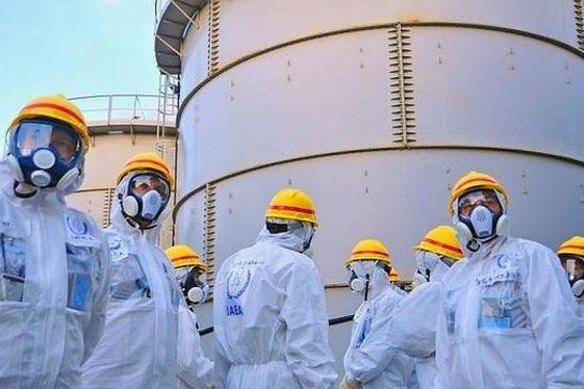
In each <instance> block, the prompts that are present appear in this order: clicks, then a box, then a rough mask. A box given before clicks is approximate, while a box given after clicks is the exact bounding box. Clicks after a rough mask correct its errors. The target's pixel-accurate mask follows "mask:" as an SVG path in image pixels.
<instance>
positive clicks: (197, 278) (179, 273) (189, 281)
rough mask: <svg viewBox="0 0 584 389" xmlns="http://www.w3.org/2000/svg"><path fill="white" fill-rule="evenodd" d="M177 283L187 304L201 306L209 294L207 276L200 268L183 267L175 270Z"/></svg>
mask: <svg viewBox="0 0 584 389" xmlns="http://www.w3.org/2000/svg"><path fill="white" fill-rule="evenodd" d="M175 274H176V280H177V281H178V283H179V285H180V288H181V290H182V292H183V295H184V296H185V298H186V301H187V303H190V304H189V305H191V304H201V303H203V302H204V301H205V300H206V299H207V295H208V294H209V284H207V275H206V273H205V271H204V270H202V269H201V268H200V267H197V266H192V267H183V268H180V269H176V270H175Z"/></svg>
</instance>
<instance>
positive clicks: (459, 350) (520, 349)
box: [436, 172, 584, 389]
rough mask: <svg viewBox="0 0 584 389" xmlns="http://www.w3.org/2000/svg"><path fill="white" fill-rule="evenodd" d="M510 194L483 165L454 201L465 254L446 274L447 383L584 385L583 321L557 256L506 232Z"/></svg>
mask: <svg viewBox="0 0 584 389" xmlns="http://www.w3.org/2000/svg"><path fill="white" fill-rule="evenodd" d="M508 199H509V196H508V195H507V192H506V191H505V189H504V188H503V186H502V185H501V184H500V183H499V182H498V181H497V180H496V179H494V178H493V177H491V176H489V175H487V174H483V173H477V172H470V173H468V174H467V175H465V176H463V177H462V178H461V179H460V180H459V181H458V182H457V183H456V184H455V185H454V187H453V189H452V193H451V197H450V202H449V206H450V207H449V209H450V212H451V215H452V216H453V223H454V227H455V229H456V231H457V236H458V240H459V242H460V245H461V247H462V248H463V250H464V251H465V254H466V257H467V259H465V260H463V261H460V262H457V263H455V264H454V265H453V266H452V267H451V269H450V270H449V271H448V273H446V275H445V276H444V278H443V280H442V286H443V294H442V295H443V304H442V308H441V309H440V315H439V317H438V324H437V334H436V362H437V366H438V374H439V379H440V385H441V386H442V387H445V388H453V389H456V388H465V389H466V388H473V389H481V388H489V389H490V388H559V387H562V388H565V387H573V388H582V387H584V353H582V350H584V328H583V327H582V323H581V321H580V319H579V317H578V314H577V311H576V302H575V301H574V298H573V297H572V292H571V290H570V287H569V285H568V283H566V281H565V273H564V270H563V269H562V267H561V266H560V261H559V260H558V257H557V256H556V255H555V254H554V253H553V252H552V251H551V250H550V249H548V248H547V247H544V246H542V245H541V244H539V243H536V242H533V241H529V240H525V239H517V238H512V237H510V236H509V232H508V225H509V217H508V215H507V205H508Z"/></svg>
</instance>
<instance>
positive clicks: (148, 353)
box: [83, 176, 182, 389]
mask: <svg viewBox="0 0 584 389" xmlns="http://www.w3.org/2000/svg"><path fill="white" fill-rule="evenodd" d="M128 182H129V176H126V177H125V178H124V179H123V180H122V181H121V182H120V184H119V185H118V187H117V188H116V197H115V198H116V199H117V198H119V197H118V195H119V194H123V193H126V188H127V185H128ZM166 215H168V209H166V210H165V211H163V213H162V214H161V216H160V217H159V218H158V220H157V222H156V223H155V224H156V227H154V228H152V229H145V230H140V229H137V228H134V227H132V226H130V225H129V224H128V222H127V221H126V220H125V218H124V216H123V214H122V210H121V206H120V204H119V201H115V202H114V204H113V206H112V225H111V226H110V227H108V229H107V230H106V233H107V236H108V239H109V247H110V252H111V257H112V265H111V267H112V285H111V287H110V296H109V301H108V305H107V318H106V326H105V331H104V335H103V337H102V338H101V340H100V342H99V343H98V344H97V346H96V348H95V351H94V353H93V354H92V355H91V357H90V358H89V360H88V361H87V362H86V363H85V365H84V366H83V385H84V387H85V388H99V389H102V388H152V389H154V388H176V387H178V378H177V374H178V367H177V336H178V315H177V310H178V306H179V304H180V303H181V300H182V293H181V292H180V290H179V289H178V286H177V285H176V281H175V280H174V271H173V269H172V265H171V264H170V262H169V260H168V258H167V257H166V255H165V253H164V252H163V251H162V250H161V249H160V248H159V247H158V246H157V245H156V243H155V242H156V237H157V235H158V232H159V230H160V226H161V221H162V220H163V219H164V217H165V216H166Z"/></svg>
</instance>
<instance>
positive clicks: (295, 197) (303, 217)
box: [266, 188, 318, 226]
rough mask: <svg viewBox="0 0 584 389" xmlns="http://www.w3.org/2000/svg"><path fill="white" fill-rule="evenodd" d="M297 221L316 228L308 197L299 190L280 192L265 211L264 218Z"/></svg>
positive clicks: (312, 206) (316, 223)
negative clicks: (310, 224)
mask: <svg viewBox="0 0 584 389" xmlns="http://www.w3.org/2000/svg"><path fill="white" fill-rule="evenodd" d="M272 217H273V218H278V219H287V220H297V221H301V222H308V223H312V224H314V225H315V226H318V222H317V221H316V210H315V208H314V203H313V201H312V199H311V198H310V196H309V195H308V194H306V193H305V192H303V191H301V190H300V189H295V188H285V189H282V190H280V191H279V192H278V193H276V195H275V196H274V197H273V198H272V201H270V205H268V208H267V209H266V218H272Z"/></svg>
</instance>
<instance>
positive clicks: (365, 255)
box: [345, 239, 391, 266]
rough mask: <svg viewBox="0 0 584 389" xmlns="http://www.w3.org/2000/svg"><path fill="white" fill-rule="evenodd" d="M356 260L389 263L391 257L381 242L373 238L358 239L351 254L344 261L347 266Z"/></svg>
mask: <svg viewBox="0 0 584 389" xmlns="http://www.w3.org/2000/svg"><path fill="white" fill-rule="evenodd" d="M357 261H380V262H384V263H386V264H388V265H391V257H390V255H389V251H388V250H387V248H386V247H385V245H384V244H383V243H381V242H380V241H378V240H375V239H364V240H361V241H359V242H358V243H357V244H356V245H355V247H353V251H351V256H350V257H349V259H347V260H346V261H345V266H349V265H350V264H351V263H353V262H357Z"/></svg>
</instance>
